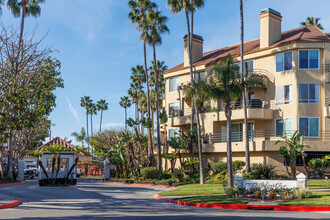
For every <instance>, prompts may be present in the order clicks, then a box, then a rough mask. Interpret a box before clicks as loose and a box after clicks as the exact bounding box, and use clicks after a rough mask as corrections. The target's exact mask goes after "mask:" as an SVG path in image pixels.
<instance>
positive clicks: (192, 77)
mask: <svg viewBox="0 0 330 220" xmlns="http://www.w3.org/2000/svg"><path fill="white" fill-rule="evenodd" d="M185 14H186V22H187V43H188V54H189V72H190V81H191V83H192V82H193V81H194V74H193V64H192V47H191V46H192V44H191V42H192V36H191V34H192V33H191V32H190V23H189V12H188V11H187V10H186V11H185ZM194 114H195V110H194V102H193V101H192V102H191V123H190V130H191V131H193V129H194ZM190 157H191V158H193V157H194V140H193V137H192V136H191V137H190Z"/></svg>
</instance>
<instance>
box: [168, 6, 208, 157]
mask: <svg viewBox="0 0 330 220" xmlns="http://www.w3.org/2000/svg"><path fill="white" fill-rule="evenodd" d="M167 5H168V6H169V7H170V8H171V12H172V13H180V12H181V11H182V10H183V11H184V12H185V17H186V24H187V42H188V54H189V57H188V59H189V72H190V81H191V82H193V81H194V73H193V63H192V53H193V52H192V39H193V35H194V12H195V10H196V9H199V8H201V7H203V6H204V0H168V1H167ZM189 13H190V19H189ZM193 106H194V103H192V111H191V124H190V130H193V128H194V114H195V112H194V107H193ZM190 146H191V149H190V157H191V158H193V157H194V149H193V147H192V146H193V140H192V139H191V140H190Z"/></svg>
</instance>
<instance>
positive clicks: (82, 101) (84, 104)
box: [80, 96, 93, 153]
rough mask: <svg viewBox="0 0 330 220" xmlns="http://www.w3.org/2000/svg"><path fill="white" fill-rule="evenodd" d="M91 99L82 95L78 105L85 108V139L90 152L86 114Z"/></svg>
mask: <svg viewBox="0 0 330 220" xmlns="http://www.w3.org/2000/svg"><path fill="white" fill-rule="evenodd" d="M92 101H93V100H92V99H91V97H89V96H84V97H81V99H80V106H81V107H83V108H85V109H86V129H87V139H86V142H87V145H88V152H89V153H90V149H89V142H88V141H89V136H88V114H89V110H88V109H89V106H90V104H91V103H92Z"/></svg>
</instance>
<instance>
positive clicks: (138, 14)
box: [127, 0, 157, 162]
mask: <svg viewBox="0 0 330 220" xmlns="http://www.w3.org/2000/svg"><path fill="white" fill-rule="evenodd" d="M127 4H128V6H129V7H130V8H131V9H132V11H131V12H130V13H129V14H128V18H129V19H130V20H131V21H132V23H135V24H137V29H138V30H139V31H140V32H141V35H140V40H142V41H143V58H144V73H145V78H146V82H147V113H148V117H149V118H151V117H152V116H151V107H150V89H149V76H148V66H147V49H146V45H147V42H148V40H149V36H148V26H147V25H146V18H147V15H148V13H149V10H154V9H155V8H157V5H156V4H155V3H153V2H151V1H149V0H135V1H134V0H130V1H129V2H128V3H127ZM152 135H153V134H152V132H151V128H149V129H148V153H149V155H148V158H149V161H150V162H152V161H153V153H152V152H151V151H152V148H153V147H152Z"/></svg>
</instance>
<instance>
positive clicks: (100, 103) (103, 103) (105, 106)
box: [96, 99, 108, 132]
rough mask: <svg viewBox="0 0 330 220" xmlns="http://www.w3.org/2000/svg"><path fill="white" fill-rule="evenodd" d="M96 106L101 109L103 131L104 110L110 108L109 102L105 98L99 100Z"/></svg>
mask: <svg viewBox="0 0 330 220" xmlns="http://www.w3.org/2000/svg"><path fill="white" fill-rule="evenodd" d="M96 107H97V110H98V111H101V119H100V132H101V129H102V118H103V111H106V110H108V103H107V102H106V101H105V100H104V99H101V100H100V101H98V102H97V104H96Z"/></svg>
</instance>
